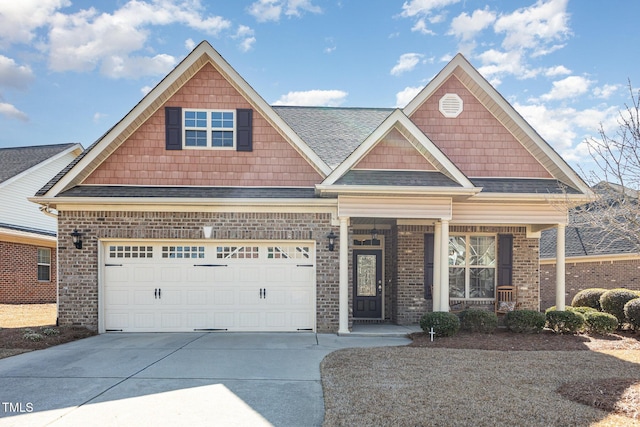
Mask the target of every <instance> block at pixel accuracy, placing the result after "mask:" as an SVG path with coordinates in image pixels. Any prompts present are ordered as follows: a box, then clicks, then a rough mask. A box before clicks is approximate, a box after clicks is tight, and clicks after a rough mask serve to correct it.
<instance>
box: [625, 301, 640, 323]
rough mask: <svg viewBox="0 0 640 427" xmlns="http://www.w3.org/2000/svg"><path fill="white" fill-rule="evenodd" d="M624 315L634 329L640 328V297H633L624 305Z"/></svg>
mask: <svg viewBox="0 0 640 427" xmlns="http://www.w3.org/2000/svg"><path fill="white" fill-rule="evenodd" d="M624 316H625V319H626V321H627V322H628V323H629V324H630V325H631V327H632V328H633V329H634V330H636V331H638V330H640V298H635V299H632V300H630V301H629V302H627V303H626V304H625V305H624Z"/></svg>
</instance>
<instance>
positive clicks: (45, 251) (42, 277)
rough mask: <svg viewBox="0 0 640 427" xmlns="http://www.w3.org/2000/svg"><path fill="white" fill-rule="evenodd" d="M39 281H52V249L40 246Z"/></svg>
mask: <svg viewBox="0 0 640 427" xmlns="http://www.w3.org/2000/svg"><path fill="white" fill-rule="evenodd" d="M38 281H39V282H49V281H51V249H49V248H38Z"/></svg>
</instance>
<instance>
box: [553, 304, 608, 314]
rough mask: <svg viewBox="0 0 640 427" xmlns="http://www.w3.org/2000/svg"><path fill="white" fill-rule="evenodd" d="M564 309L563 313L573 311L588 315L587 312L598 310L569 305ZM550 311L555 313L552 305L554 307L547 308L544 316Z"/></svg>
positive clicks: (554, 307)
mask: <svg viewBox="0 0 640 427" xmlns="http://www.w3.org/2000/svg"><path fill="white" fill-rule="evenodd" d="M564 309H565V311H575V312H578V313H580V314H585V313H589V312H597V311H598V310H596V309H595V308H592V307H572V306H570V305H568V306H566V307H565V308H564ZM550 311H557V310H556V306H555V305H554V306H551V307H549V308H547V309H546V310H545V311H544V314H547V313H548V312H550Z"/></svg>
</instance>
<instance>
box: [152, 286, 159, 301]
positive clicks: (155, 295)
mask: <svg viewBox="0 0 640 427" xmlns="http://www.w3.org/2000/svg"><path fill="white" fill-rule="evenodd" d="M153 298H154V299H158V288H155V289H154V291H153Z"/></svg>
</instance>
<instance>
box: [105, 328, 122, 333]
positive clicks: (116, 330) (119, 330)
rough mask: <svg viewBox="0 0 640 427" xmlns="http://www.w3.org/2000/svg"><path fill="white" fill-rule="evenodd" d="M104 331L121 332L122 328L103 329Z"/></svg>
mask: <svg viewBox="0 0 640 427" xmlns="http://www.w3.org/2000/svg"><path fill="white" fill-rule="evenodd" d="M105 332H122V329H105Z"/></svg>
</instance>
